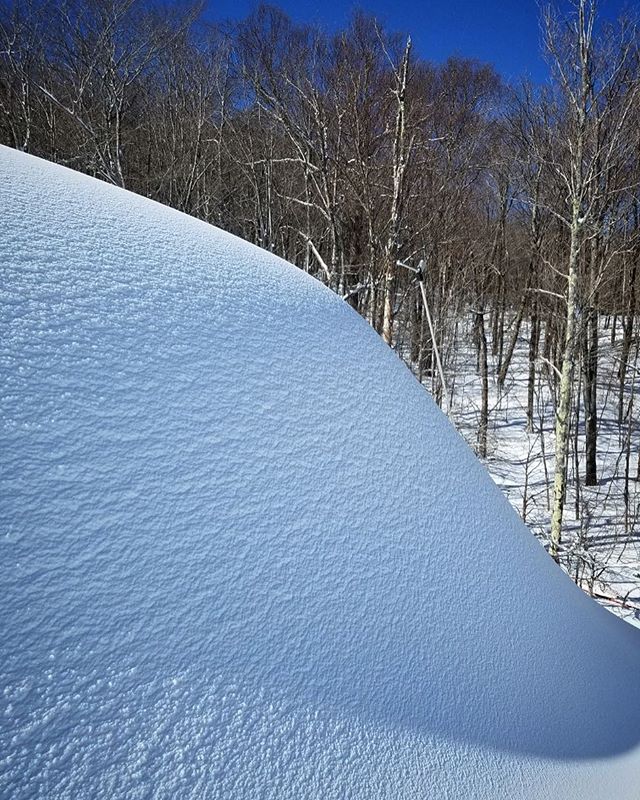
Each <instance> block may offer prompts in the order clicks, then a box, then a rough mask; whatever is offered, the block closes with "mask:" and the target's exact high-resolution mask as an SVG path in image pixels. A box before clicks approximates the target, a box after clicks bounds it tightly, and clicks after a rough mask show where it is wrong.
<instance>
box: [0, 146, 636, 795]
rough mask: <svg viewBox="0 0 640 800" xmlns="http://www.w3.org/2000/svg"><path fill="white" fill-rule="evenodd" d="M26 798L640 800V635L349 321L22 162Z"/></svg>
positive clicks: (14, 474) (5, 282) (8, 473)
mask: <svg viewBox="0 0 640 800" xmlns="http://www.w3.org/2000/svg"><path fill="white" fill-rule="evenodd" d="M0 195H1V197H2V209H3V214H2V217H3V221H2V237H1V239H0V251H1V258H0V269H1V271H2V283H1V291H2V296H1V304H0V314H1V320H2V323H1V324H2V337H1V344H0V348H1V359H2V362H1V363H2V377H3V390H2V462H1V476H0V477H1V485H0V498H1V499H0V503H1V510H2V520H3V537H2V547H3V553H2V559H1V565H0V571H1V574H0V578H1V583H2V609H3V610H2V622H3V630H2V638H1V639H0V641H1V645H0V647H1V648H2V652H1V656H2V658H1V662H0V681H1V687H2V693H1V697H2V704H3V708H2V710H1V719H2V730H1V734H0V736H1V740H0V762H1V767H0V794H1V795H2V796H3V797H12V798H27V797H29V798H34V797H35V798H45V797H56V798H66V797H68V798H79V797H92V798H111V797H124V796H127V797H132V798H135V797H153V798H161V797H162V798H165V797H166V798H176V797H181V798H186V797H193V798H196V797H197V798H203V797H224V798H257V797H260V798H271V797H273V798H299V797H317V798H320V797H322V798H344V797H351V798H378V797H402V798H411V797H415V798H425V797H438V798H440V797H452V798H476V799H477V798H488V799H489V798H490V800H495V799H496V798H507V797H508V798H527V797H530V798H536V799H537V800H540V799H541V798H554V800H555V799H556V798H559V797H562V798H574V797H575V798H613V797H615V798H618V799H619V798H632V797H633V798H636V797H637V792H638V788H637V787H638V785H640V750H639V749H638V747H637V745H638V740H639V739H640V678H639V673H638V664H639V663H640V639H639V637H638V632H637V631H636V630H634V629H632V628H631V627H630V626H628V625H626V624H625V623H623V622H620V621H619V620H617V619H615V618H614V617H613V616H611V615H610V614H608V613H607V612H606V611H604V610H602V609H601V608H599V607H598V606H597V605H596V604H595V603H594V602H592V601H591V600H589V599H588V598H587V597H585V596H584V595H583V594H582V592H581V591H579V590H578V589H577V588H576V587H575V586H574V585H573V584H572V583H571V581H570V580H569V579H568V578H566V577H565V576H564V575H563V574H562V573H561V571H560V570H559V569H558V568H556V566H555V565H554V564H553V563H552V562H551V561H550V559H549V558H548V557H547V555H546V554H545V553H544V551H543V550H542V548H541V547H540V546H539V545H538V543H537V542H536V541H535V540H534V538H533V537H532V536H531V535H530V534H529V532H528V531H527V530H526V529H525V527H524V526H523V525H522V524H521V523H520V522H519V520H518V518H517V516H516V514H515V513H514V512H513V511H512V509H511V508H510V506H509V505H508V503H507V501H506V500H505V499H504V498H503V497H502V495H501V494H500V492H499V491H498V489H497V488H496V487H495V486H494V484H493V483H492V482H491V480H490V479H489V477H488V476H487V474H486V473H485V470H484V469H483V467H482V466H481V465H480V464H479V463H478V462H477V460H476V459H475V457H474V456H473V455H472V453H471V452H470V451H469V450H468V448H467V447H466V446H465V444H464V443H463V442H462V440H461V439H460V438H459V437H458V436H457V434H456V433H455V432H454V430H453V429H452V428H451V427H450V425H449V424H448V422H447V420H446V419H445V418H444V417H443V415H442V414H441V413H440V411H439V410H438V409H437V408H436V407H435V406H434V404H433V403H432V402H431V401H430V399H429V398H428V396H427V395H426V393H425V392H424V391H423V389H422V388H421V387H420V386H419V385H418V384H417V382H416V381H415V380H414V378H413V377H412V376H411V374H410V373H409V372H408V370H406V369H405V367H404V366H403V365H402V364H401V363H400V361H399V360H398V359H397V358H396V356H395V355H394V354H393V353H392V352H391V351H389V350H388V349H387V348H386V346H385V345H384V344H383V343H382V342H381V341H380V339H379V338H378V337H377V335H376V334H375V333H374V332H373V331H372V330H371V329H370V328H369V327H368V326H367V325H366V323H365V322H364V321H363V320H361V319H360V318H359V317H358V316H357V315H356V314H355V313H354V312H353V311H352V310H351V309H350V308H349V307H348V306H347V305H346V304H345V303H343V302H342V301H341V300H339V299H338V298H337V297H336V296H334V295H333V294H331V292H329V291H328V290H326V289H325V288H324V287H322V286H321V285H320V284H319V283H317V282H316V281H314V280H313V279H311V278H310V277H308V276H307V275H305V274H303V273H302V272H300V271H298V270H297V269H295V268H294V267H292V266H291V265H289V264H287V263H285V262H283V261H281V260H279V259H277V258H275V257H273V256H271V255H269V254H268V253H265V252H263V251H261V250H259V249H257V248H255V247H253V246H251V245H248V244H246V243H245V242H242V241H240V240H238V239H236V238H234V237H233V236H230V235H228V234H226V233H223V232H222V231H219V230H217V229H215V228H212V227H210V226H208V225H206V224H204V223H202V222H199V221H197V220H194V219H191V218H189V217H186V216H184V215H182V214H179V213H177V212H175V211H172V210H170V209H168V208H164V207H162V206H160V205H157V204H155V203H153V202H150V201H148V200H144V199H142V198H140V197H137V196H135V195H132V194H130V193H127V192H124V191H122V190H119V189H116V188H113V187H111V186H107V185H105V184H103V183H100V182H98V181H96V180H93V179H91V178H88V177H86V176H83V175H80V174H77V173H74V172H72V171H69V170H67V169H64V168H61V167H58V166H53V165H51V164H48V163H46V162H44V161H41V160H39V159H36V158H33V157H29V156H26V155H23V154H19V153H16V152H13V151H11V150H7V149H6V148H2V149H1V150H0Z"/></svg>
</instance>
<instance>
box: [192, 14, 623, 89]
mask: <svg viewBox="0 0 640 800" xmlns="http://www.w3.org/2000/svg"><path fill="white" fill-rule="evenodd" d="M271 4H272V5H275V6H278V7H280V8H282V9H283V10H284V11H285V12H286V13H287V14H289V16H290V17H292V18H293V19H294V20H295V21H296V22H313V23H319V24H320V25H322V26H323V27H325V28H326V29H328V30H335V29H337V28H340V27H342V26H344V25H345V23H346V22H347V20H348V19H349V16H350V13H351V11H352V9H354V8H356V7H359V8H361V9H363V10H364V11H367V12H369V13H372V14H374V15H375V16H377V17H378V18H379V19H380V20H382V21H383V22H385V23H386V25H387V27H388V28H389V30H396V31H402V32H406V33H410V34H411V36H412V38H413V41H414V44H415V47H416V51H417V53H419V54H420V55H421V56H422V57H424V58H427V59H430V60H433V61H443V60H445V59H446V58H447V57H448V56H450V55H454V54H455V55H463V56H467V57H470V58H478V59H480V60H482V61H489V62H491V63H493V64H494V65H495V67H496V68H497V70H498V71H499V72H500V73H501V74H502V75H503V76H504V77H505V78H506V79H507V80H509V79H514V80H515V79H517V78H518V77H520V76H522V75H525V74H526V75H528V76H529V77H531V78H532V79H533V80H534V81H536V82H541V81H543V80H545V78H546V75H547V70H546V66H545V63H544V60H543V59H542V57H541V55H540V46H539V45H540V27H539V21H538V20H539V11H538V2H537V1H536V0H504V1H503V2H501V0H475V2H474V0H395V2H394V0H361V1H360V2H357V3H353V2H338V1H337V0H325V2H322V1H321V0H297V2H296V1H295V0H281V1H280V2H278V1H277V0H272V3H271ZM545 4H546V3H545V2H544V0H542V5H543V6H544V5H545ZM207 5H208V13H207V16H208V17H209V18H211V19H241V18H243V17H245V16H247V15H248V14H249V13H250V11H251V10H252V9H253V8H255V6H256V5H257V3H256V2H255V1H254V0H209V2H208V4H207ZM561 5H562V6H563V7H566V6H567V5H568V3H567V0H562V2H561ZM634 6H635V7H636V8H637V7H638V0H600V6H599V7H600V10H601V13H602V15H603V16H604V17H607V18H615V17H616V16H617V15H618V14H619V13H620V12H621V10H622V9H623V8H625V7H626V8H633V7H634Z"/></svg>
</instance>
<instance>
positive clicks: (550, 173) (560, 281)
mask: <svg viewBox="0 0 640 800" xmlns="http://www.w3.org/2000/svg"><path fill="white" fill-rule="evenodd" d="M596 11H597V10H596V7H595V3H593V2H591V1H590V0H575V3H574V5H573V7H572V9H571V11H570V13H569V15H568V16H562V15H561V14H560V13H558V12H556V11H554V10H553V9H548V10H547V11H545V12H543V14H542V18H541V46H542V47H543V49H544V52H545V54H546V57H547V60H548V64H549V73H550V77H549V80H548V81H546V82H545V83H544V85H542V86H536V85H532V84H531V83H527V82H526V81H522V82H521V83H519V84H517V85H507V84H505V82H504V81H503V79H502V78H501V77H500V75H499V74H498V73H497V72H496V70H495V69H494V68H493V67H492V66H491V65H489V64H484V63H479V62H477V61H474V60H472V59H465V58H450V59H449V60H447V61H446V62H445V63H439V64H436V63H432V62H430V61H429V60H427V59H425V58H423V57H420V56H419V55H417V54H416V52H415V49H414V48H412V43H411V39H410V37H409V36H406V35H401V34H398V33H395V32H393V31H390V30H388V29H387V28H385V27H384V26H383V25H382V24H380V22H378V21H377V20H376V19H375V18H374V17H372V16H368V15H366V14H364V13H356V14H354V15H353V17H352V19H351V21H350V23H349V24H348V26H347V27H345V29H344V30H341V31H339V32H337V33H334V34H328V33H327V32H325V31H323V30H321V29H319V28H317V27H314V26H307V25H299V24H294V23H293V22H292V21H291V19H289V18H288V17H287V16H286V15H285V14H284V13H283V12H282V11H281V10H279V9H278V8H275V7H272V6H261V7H259V8H258V9H257V10H256V11H255V12H254V13H253V14H251V15H250V16H249V17H248V18H247V19H245V20H243V21H241V22H235V23H228V24H211V23H210V22H208V21H207V19H206V15H205V14H204V13H203V10H202V8H199V7H197V6H191V7H188V8H186V7H185V6H184V5H179V6H175V5H174V6H171V5H169V6H162V5H152V4H150V3H148V2H141V0H82V1H80V0H56V2H48V1H47V0H16V2H10V3H7V2H3V3H0V141H1V142H2V143H4V144H7V145H9V146H11V147H14V148H17V149H20V150H24V151H27V152H30V153H34V154H35V155H38V156H42V157H44V158H47V159H50V160H52V161H56V162H59V163H61V164H65V165H67V166H70V167H73V168H74V169H78V170H81V171H83V172H86V173H88V174H90V175H94V176H95V177H98V178H101V179H102V180H105V181H108V182H111V183H113V184H115V185H117V186H121V187H124V188H127V189H130V190H132V191H134V192H138V193H140V194H142V195H145V196H147V197H150V198H153V199H155V200H158V201H159V202H161V203H165V204H167V205H170V206H173V207H174V208H177V209H179V210H181V211H183V212H186V213H187V214H191V215H194V216H196V217H199V218H201V219H204V220H206V221H207V222H210V223H213V224H215V225H218V226H220V227H222V228H225V229H226V230H229V231H231V232H233V233H235V234H238V235H239V236H241V237H243V238H245V239H247V240H249V241H251V242H254V243H255V244H257V245H259V246H260V247H263V248H266V249H268V250H270V251H272V252H274V253H276V254H278V255H280V256H282V257H284V258H286V259H287V260H289V261H291V262H293V263H294V264H296V265H298V266H299V267H300V268H301V269H304V270H305V271H307V272H309V273H311V274H313V275H315V276H316V277H317V278H318V279H319V280H321V281H323V282H324V283H326V284H327V285H328V286H329V287H331V288H332V289H333V290H334V291H336V292H338V293H339V294H340V295H342V296H343V297H344V298H345V299H346V300H347V302H349V303H350V304H351V305H352V306H353V307H354V308H355V309H356V310H357V311H358V312H359V313H360V314H362V315H363V316H364V317H365V318H366V319H367V320H369V322H370V323H371V325H372V326H373V327H374V328H375V329H376V330H377V331H379V332H380V334H381V335H382V336H383V337H384V339H385V341H386V342H388V343H389V344H390V345H391V346H394V347H395V348H396V349H397V350H398V352H399V353H400V354H401V356H402V357H403V358H405V359H406V361H407V362H408V363H409V364H410V365H411V367H412V368H413V369H414V371H415V373H416V374H417V376H418V377H419V379H420V380H421V381H422V382H423V383H425V384H426V385H428V387H429V388H430V389H431V391H432V394H433V396H434V397H435V399H436V401H437V402H438V403H440V404H444V405H447V404H448V402H449V400H450V397H449V396H448V395H449V393H450V392H453V391H455V388H454V387H455V374H454V373H453V366H452V364H453V355H454V353H455V349H456V347H457V346H458V343H459V341H460V329H461V326H463V327H464V326H465V324H466V328H465V330H468V331H469V335H470V336H471V337H472V340H473V346H474V348H475V357H476V367H477V370H478V373H479V375H480V378H481V384H482V402H481V409H480V414H479V421H478V433H477V447H478V452H479V454H480V455H481V456H486V453H487V432H488V428H489V422H490V419H489V418H490V408H489V399H488V398H489V382H490V381H491V380H495V381H496V382H497V385H498V386H499V387H503V386H504V385H505V382H506V381H507V378H508V376H509V371H510V369H511V366H512V359H513V355H514V351H515V348H516V345H517V343H518V342H519V341H522V339H523V337H524V338H525V339H526V340H527V347H528V364H529V371H528V400H527V409H526V415H527V421H528V425H529V428H530V429H533V428H534V426H535V425H536V424H538V422H537V420H536V413H535V396H536V380H538V379H539V376H540V375H541V374H544V375H545V379H546V380H547V382H548V384H549V385H550V387H551V390H552V392H553V396H554V398H555V447H556V452H555V472H554V492H553V500H552V504H553V508H552V512H553V513H552V522H551V535H550V549H551V552H552V554H553V555H555V556H556V557H557V556H558V553H559V551H560V549H561V545H562V531H563V512H564V506H565V498H566V491H567V476H568V466H567V465H568V460H569V458H570V453H571V431H572V426H574V427H575V426H576V425H577V424H578V422H577V420H576V414H578V413H579V412H578V409H579V407H581V408H582V412H581V413H582V419H581V420H580V425H581V427H580V435H581V437H582V438H581V443H580V447H581V448H582V447H583V448H584V474H583V475H582V476H581V480H583V481H584V483H586V484H587V485H593V484H595V483H597V482H598V480H599V479H600V477H601V476H600V475H599V472H598V463H599V462H598V427H599V422H598V420H599V411H600V409H599V405H598V404H599V400H598V393H597V391H596V389H597V386H598V374H599V369H600V368H601V364H602V359H603V357H604V356H603V355H602V353H601V352H600V343H601V340H602V336H601V329H602V321H603V319H606V320H607V324H608V325H609V326H610V328H611V329H612V336H613V337H617V338H618V341H619V342H620V343H621V344H620V347H619V349H618V350H616V353H617V354H618V355H617V356H616V358H617V359H618V363H617V365H616V370H617V372H616V374H617V381H618V387H617V393H618V425H619V426H623V425H625V424H627V423H629V424H630V415H631V414H632V406H631V405H630V403H629V398H628V396H627V393H626V392H625V387H626V385H627V383H628V376H629V371H630V370H635V369H636V366H635V364H636V361H635V360H634V359H637V308H636V306H637V282H638V260H639V257H640V236H639V233H640V194H639V191H638V187H639V181H640V162H639V154H640V60H639V57H638V56H639V41H640V40H639V37H638V30H637V28H636V27H635V25H634V23H633V21H632V20H630V19H621V20H619V21H617V22H615V23H612V22H606V21H603V20H601V19H599V18H598V16H597V13H596ZM418 265H422V268H421V271H420V272H419V273H416V271H415V270H416V269H418ZM416 276H417V278H418V279H417V278H416ZM418 287H419V288H420V291H419V290H418ZM439 367H440V368H439ZM492 371H494V375H493V376H492V375H491V372H492ZM447 375H449V376H450V379H447V378H446V377H445V376H447ZM445 384H446V385H445ZM628 446H630V445H628ZM636 455H637V454H636ZM636 477H637V476H636Z"/></svg>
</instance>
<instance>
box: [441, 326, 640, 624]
mask: <svg viewBox="0 0 640 800" xmlns="http://www.w3.org/2000/svg"><path fill="white" fill-rule="evenodd" d="M527 337H528V332H527V329H526V327H523V330H522V334H521V336H520V337H519V339H518V343H517V346H516V349H515V352H514V356H513V360H512V366H511V369H510V371H509V376H508V378H507V381H506V383H505V386H504V387H503V389H502V391H500V390H499V388H498V386H497V381H496V378H495V376H496V369H495V358H493V357H491V354H490V356H489V358H490V368H489V372H490V383H489V392H490V395H489V409H490V413H489V431H488V453H487V459H486V461H485V464H486V467H487V469H488V470H489V472H490V474H491V476H492V478H493V479H494V481H495V482H496V483H497V484H498V486H499V487H500V488H501V489H502V491H503V492H504V494H505V495H506V497H507V498H508V499H509V501H510V502H511V504H512V505H513V507H514V508H515V509H516V511H517V512H518V514H519V515H520V516H521V517H522V518H523V519H524V520H525V521H526V523H527V524H528V525H529V527H530V528H531V530H532V531H533V532H534V533H535V534H536V536H538V537H539V539H540V540H541V541H542V542H543V543H544V544H545V545H547V544H548V541H549V529H550V519H551V515H550V503H551V500H552V496H553V486H552V484H553V461H554V432H553V429H554V406H553V398H552V390H551V388H550V384H549V380H548V378H547V374H546V371H545V369H544V365H543V363H542V362H539V363H538V365H537V376H536V402H535V406H536V414H535V417H536V419H535V423H534V431H533V432H532V433H528V432H527V422H526V406H527V375H528V346H529V343H528V338H527ZM619 349H620V337H619V336H618V338H617V341H616V342H614V343H613V344H612V343H611V334H610V330H605V329H604V326H603V328H602V330H601V335H600V371H599V381H598V384H599V387H598V408H599V411H600V418H599V423H598V429H599V431H598V478H599V484H598V486H593V487H590V486H584V485H583V479H584V435H583V430H584V420H583V419H581V421H580V426H579V431H578V432H579V440H578V454H579V459H578V471H579V475H580V486H579V489H578V498H577V499H576V485H575V470H576V460H575V455H574V452H572V453H571V457H570V459H569V485H568V490H567V501H566V511H565V518H564V523H565V528H566V531H565V534H564V552H563V554H562V558H561V563H562V565H563V566H564V567H565V569H566V570H567V572H568V573H569V574H570V575H571V576H572V577H573V579H574V580H576V582H577V583H578V584H579V585H580V586H582V588H583V589H584V590H585V591H586V592H588V593H589V594H591V595H592V596H594V597H595V598H596V599H597V600H598V602H600V603H601V604H602V605H604V606H605V607H606V608H608V609H609V610H611V611H612V612H613V613H614V614H616V615H618V616H620V617H622V618H623V619H626V620H627V621H628V622H630V623H632V624H634V625H637V626H640V528H639V527H638V521H639V513H640V490H639V486H638V483H637V481H636V480H634V479H633V478H635V475H636V472H637V461H638V453H640V436H639V431H638V426H637V424H634V417H635V413H636V412H635V409H634V410H633V411H632V415H631V427H629V420H628V418H627V419H625V421H624V422H623V425H622V427H619V426H618V422H617V420H618V382H617V375H616V370H617V366H618V363H619V360H617V359H616V355H617V354H618V351H619ZM490 353H491V349H490ZM475 361H476V358H475V351H474V347H473V345H472V338H471V333H470V331H469V330H467V329H466V328H465V327H463V326H461V327H460V338H459V340H458V346H457V347H456V348H455V358H454V360H453V361H452V362H451V364H450V366H449V370H450V373H453V372H454V371H455V381H454V380H451V382H450V383H451V385H454V387H455V389H454V392H453V405H452V414H451V417H452V420H453V421H454V423H455V424H456V427H457V428H458V430H459V431H460V432H461V433H462V435H463V436H464V437H465V439H466V441H467V442H468V443H469V445H470V446H471V447H475V446H476V443H477V432H478V423H479V418H480V394H481V388H480V378H479V376H478V374H477V373H476V370H475ZM637 380H638V378H637V375H636V374H635V372H634V370H633V369H630V370H629V373H628V376H627V381H626V397H625V410H626V409H627V408H628V404H629V401H630V400H631V399H632V398H635V397H636V395H637V392H638V386H637ZM627 436H630V442H631V447H630V451H631V478H632V479H631V480H629V482H628V493H629V494H628V502H627V503H625V450H626V448H625V443H626V437H627ZM573 446H574V441H573V439H572V448H573Z"/></svg>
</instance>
